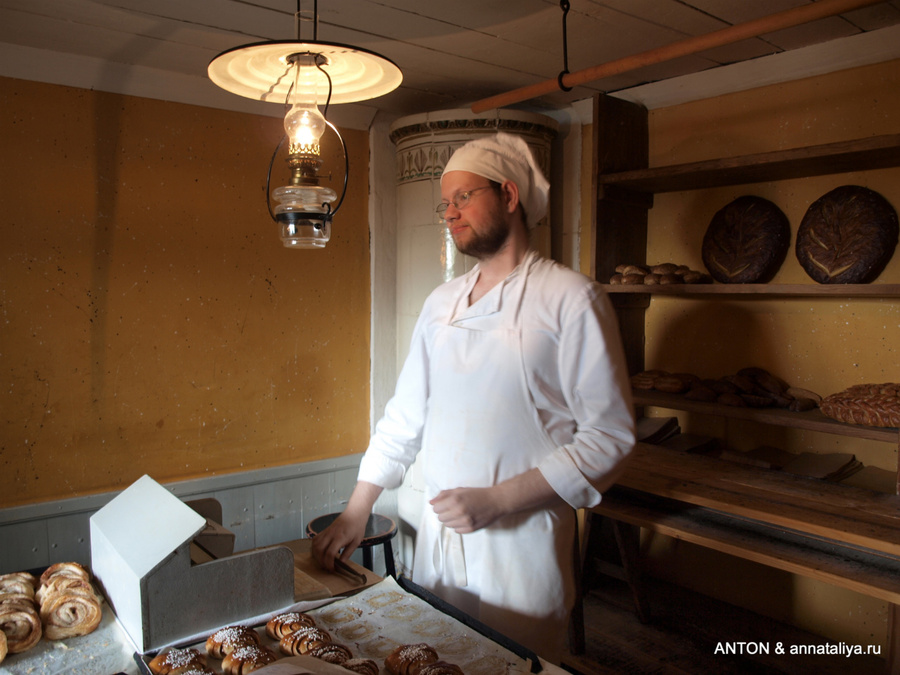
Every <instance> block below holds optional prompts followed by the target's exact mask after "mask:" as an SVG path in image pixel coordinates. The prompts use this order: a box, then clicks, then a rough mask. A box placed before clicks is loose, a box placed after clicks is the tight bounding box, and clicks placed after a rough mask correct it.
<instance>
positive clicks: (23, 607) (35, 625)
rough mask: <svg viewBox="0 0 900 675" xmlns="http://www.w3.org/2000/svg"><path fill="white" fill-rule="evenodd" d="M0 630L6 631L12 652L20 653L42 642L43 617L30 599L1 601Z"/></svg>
mask: <svg viewBox="0 0 900 675" xmlns="http://www.w3.org/2000/svg"><path fill="white" fill-rule="evenodd" d="M0 631H2V632H3V633H5V636H6V648H7V651H8V652H9V653H10V654H19V653H21V652H24V651H27V650H29V649H31V648H32V647H34V646H35V645H36V644H37V643H38V642H40V639H41V635H42V633H43V629H42V627H41V617H40V616H39V615H38V613H37V610H36V609H35V607H34V603H33V602H31V601H29V600H21V599H19V600H5V601H2V602H0Z"/></svg>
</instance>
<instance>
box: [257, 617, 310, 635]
mask: <svg viewBox="0 0 900 675" xmlns="http://www.w3.org/2000/svg"><path fill="white" fill-rule="evenodd" d="M315 625H316V621H315V619H313V618H312V617H311V616H309V614H303V613H301V612H286V613H285V614H279V615H278V616H273V617H272V618H271V619H269V622H268V623H267V624H266V635H268V636H269V637H270V638H272V639H273V640H280V639H281V638H283V637H284V636H285V635H287V634H288V633H293V632H294V631H295V630H298V629H300V628H312V627H314V626H315Z"/></svg>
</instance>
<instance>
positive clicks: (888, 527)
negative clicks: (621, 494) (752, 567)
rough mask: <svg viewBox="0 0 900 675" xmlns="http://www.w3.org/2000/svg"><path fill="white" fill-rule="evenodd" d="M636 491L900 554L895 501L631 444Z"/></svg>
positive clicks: (899, 507) (631, 483)
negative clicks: (633, 448) (632, 446)
mask: <svg viewBox="0 0 900 675" xmlns="http://www.w3.org/2000/svg"><path fill="white" fill-rule="evenodd" d="M618 484H619V485H623V486H625V487H628V488H632V489H635V490H641V491H642V492H647V493H649V494H652V495H657V496H660V497H667V498H669V499H676V500H679V501H682V502H686V503H688V504H694V505H697V506H704V507H707V508H711V509H715V510H717V511H721V512H722V513H727V514H730V515H734V516H740V517H745V518H752V519H754V520H759V521H761V522H764V523H768V524H770V525H777V526H781V527H787V528H790V529H792V530H796V531H799V532H803V533H805V534H807V535H816V536H821V537H825V538H827V539H833V540H835V541H838V542H841V543H842V544H844V545H847V546H855V547H861V548H863V549H867V550H871V551H880V552H882V553H887V554H889V555H893V556H900V496H898V495H891V494H881V493H877V492H872V491H869V490H863V489H859V488H854V487H849V486H846V485H839V484H835V483H829V482H828V481H823V480H817V479H814V478H806V477H803V476H797V475H794V474H788V473H784V472H781V471H772V470H768V469H760V468H757V467H752V466H744V465H741V464H737V463H732V462H726V461H722V460H720V459H717V458H715V457H706V456H702V455H692V454H689V453H684V452H678V451H673V450H669V449H666V448H661V447H658V446H653V445H647V444H644V443H638V445H637V446H636V448H635V450H634V452H633V454H632V458H631V460H630V461H629V463H628V465H627V466H626V469H625V472H624V473H623V475H622V477H621V478H620V479H619V481H618Z"/></svg>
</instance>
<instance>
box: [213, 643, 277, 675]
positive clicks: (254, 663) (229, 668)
mask: <svg viewBox="0 0 900 675" xmlns="http://www.w3.org/2000/svg"><path fill="white" fill-rule="evenodd" d="M277 659H278V657H277V656H275V652H273V651H272V650H271V649H269V648H268V647H263V646H262V645H256V644H246V645H239V646H237V647H235V648H234V649H233V650H232V651H231V652H229V653H228V654H226V656H225V658H224V659H223V660H222V672H223V673H225V675H246V674H247V673H252V672H253V671H254V670H259V669H260V668H262V667H263V666H267V665H269V664H270V663H272V662H273V661H276V660H277Z"/></svg>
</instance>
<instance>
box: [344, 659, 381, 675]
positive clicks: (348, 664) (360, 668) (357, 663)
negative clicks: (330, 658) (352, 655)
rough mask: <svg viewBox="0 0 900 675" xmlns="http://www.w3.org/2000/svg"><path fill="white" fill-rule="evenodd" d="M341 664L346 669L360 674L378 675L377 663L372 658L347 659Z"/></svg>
mask: <svg viewBox="0 0 900 675" xmlns="http://www.w3.org/2000/svg"><path fill="white" fill-rule="evenodd" d="M341 665H342V666H343V667H344V668H345V669H346V670H349V671H351V672H354V673H359V674H360V675H378V664H377V663H375V662H374V661H373V660H372V659H349V660H347V661H344V662H343V663H342V664H341Z"/></svg>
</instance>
